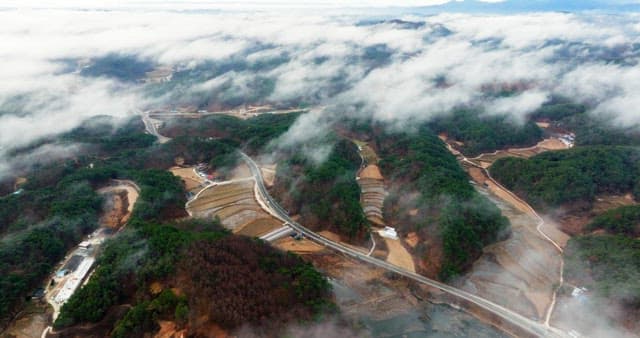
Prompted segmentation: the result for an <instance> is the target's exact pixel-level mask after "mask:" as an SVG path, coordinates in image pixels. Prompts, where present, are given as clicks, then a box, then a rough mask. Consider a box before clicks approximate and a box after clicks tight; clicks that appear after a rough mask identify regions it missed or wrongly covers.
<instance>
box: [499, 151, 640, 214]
mask: <svg viewBox="0 0 640 338" xmlns="http://www.w3.org/2000/svg"><path fill="white" fill-rule="evenodd" d="M639 160H640V153H639V152H638V149H636V148H632V147H619V146H611V147H607V146H597V147H577V148H573V149H569V150H563V151H553V152H545V153H542V154H540V155H537V156H534V157H532V158H530V159H521V158H501V159H499V160H497V161H496V162H495V163H494V164H493V165H492V166H491V167H490V172H491V175H492V176H493V177H494V178H495V179H497V180H498V181H500V183H502V184H503V185H504V186H506V187H507V188H509V189H510V190H512V191H514V192H515V193H516V194H518V195H519V196H521V197H523V198H524V199H525V200H527V201H528V202H530V203H531V204H532V205H533V206H534V208H541V209H546V208H553V207H558V206H561V205H564V204H568V203H572V204H581V205H584V206H586V207H588V206H590V205H591V203H592V202H593V201H594V199H595V197H596V195H597V194H624V193H629V192H633V194H634V195H635V196H636V198H638V196H640V178H639V177H640V176H639V174H640V163H639Z"/></svg>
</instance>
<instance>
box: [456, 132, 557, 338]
mask: <svg viewBox="0 0 640 338" xmlns="http://www.w3.org/2000/svg"><path fill="white" fill-rule="evenodd" d="M443 141H444V142H445V144H446V146H447V148H448V149H449V151H450V152H451V153H452V154H454V155H456V156H457V157H458V158H459V160H460V161H461V162H463V163H466V164H468V165H470V166H473V167H475V168H478V169H480V170H482V172H483V173H484V174H485V175H486V177H487V178H488V180H489V181H490V182H491V183H493V184H494V185H495V186H496V187H497V188H498V189H500V190H501V191H502V192H504V193H506V194H507V195H508V196H509V197H510V199H504V198H503V197H502V196H500V194H496V196H497V197H499V198H501V199H502V200H504V201H505V202H507V203H509V204H512V205H514V206H515V207H516V208H518V209H520V210H523V211H525V212H526V213H527V214H528V215H530V216H531V217H533V218H534V219H535V220H536V222H537V224H536V231H537V232H538V234H539V235H540V236H541V237H542V238H544V239H545V240H546V241H548V242H549V243H551V245H553V247H554V248H555V249H556V250H557V251H558V253H559V257H560V272H559V276H558V284H557V287H556V288H555V289H554V291H553V293H552V297H551V302H550V304H549V306H548V307H547V310H546V312H545V316H544V325H545V326H546V327H550V320H551V316H552V314H553V311H554V309H555V305H556V299H557V294H558V290H560V288H561V287H562V285H563V283H564V259H563V253H564V249H563V247H562V245H561V244H560V243H558V242H557V241H556V240H554V239H553V238H551V236H549V234H547V233H545V231H544V230H543V227H545V226H549V225H547V224H546V222H545V220H544V219H543V218H542V217H541V216H540V215H539V214H538V212H536V210H535V209H533V207H531V205H529V204H528V203H527V202H526V201H524V200H523V199H521V198H520V197H518V196H517V195H516V194H515V193H513V192H512V191H510V190H509V189H507V188H506V187H504V186H503V185H502V184H500V182H498V181H497V180H495V179H494V178H493V177H492V176H491V173H490V172H489V170H488V169H487V167H485V166H482V165H480V164H478V163H476V162H474V161H473V160H478V159H482V158H486V157H488V156H495V155H497V154H498V153H500V152H501V151H495V152H493V153H490V154H480V155H479V156H476V157H475V158H473V159H469V158H467V157H466V156H464V154H462V153H461V152H459V151H457V150H455V149H454V148H453V147H452V146H451V144H450V143H449V142H446V141H445V140H443ZM543 142H544V141H543ZM539 144H540V143H539ZM537 147H538V145H536V146H533V147H528V148H522V149H511V150H510V151H516V152H517V151H519V150H524V151H532V150H536V149H537ZM542 151H546V150H544V149H543V150H541V151H540V152H542ZM506 154H509V152H506ZM514 203H516V204H514Z"/></svg>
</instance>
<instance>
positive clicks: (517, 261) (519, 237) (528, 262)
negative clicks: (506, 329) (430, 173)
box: [461, 195, 561, 319]
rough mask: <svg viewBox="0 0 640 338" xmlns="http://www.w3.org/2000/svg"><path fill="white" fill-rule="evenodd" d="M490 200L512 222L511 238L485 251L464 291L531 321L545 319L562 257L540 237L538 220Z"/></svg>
mask: <svg viewBox="0 0 640 338" xmlns="http://www.w3.org/2000/svg"><path fill="white" fill-rule="evenodd" d="M489 197H490V198H491V199H492V200H493V201H494V202H495V203H496V205H498V207H499V208H500V209H501V210H502V213H503V215H505V216H506V217H508V218H509V220H510V221H511V230H512V235H511V236H510V237H509V239H507V240H505V241H502V242H498V243H495V244H493V245H490V246H488V247H486V248H485V249H484V250H483V251H484V253H483V255H482V256H481V257H480V258H479V259H478V260H477V261H476V262H475V263H474V264H473V268H472V269H471V270H470V272H469V273H468V274H466V275H465V276H464V277H463V279H462V280H461V287H462V288H463V289H464V290H467V291H469V292H472V293H474V294H477V295H479V296H481V297H483V298H487V299H489V300H492V301H494V302H496V303H498V304H501V305H503V306H505V307H507V308H510V309H512V310H514V311H516V312H518V313H520V314H522V315H525V316H527V317H529V318H536V319H540V318H544V315H545V313H546V309H547V307H548V306H549V305H550V303H551V299H552V296H553V292H554V287H555V285H556V283H557V282H558V275H559V273H560V264H561V257H560V254H559V253H558V251H557V250H556V249H555V247H553V245H552V244H551V243H549V242H548V241H547V240H546V239H544V238H543V237H542V236H541V235H540V234H539V233H538V231H537V230H536V226H537V223H538V221H537V220H536V219H534V218H532V217H531V216H530V215H529V214H527V213H525V212H522V211H521V210H519V209H518V208H516V207H515V206H514V205H511V204H510V203H508V202H504V201H501V200H500V198H501V197H497V196H495V195H490V196H489Z"/></svg>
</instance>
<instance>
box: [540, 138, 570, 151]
mask: <svg viewBox="0 0 640 338" xmlns="http://www.w3.org/2000/svg"><path fill="white" fill-rule="evenodd" d="M538 147H540V148H543V149H546V150H562V149H568V148H569V147H567V145H566V144H564V143H563V142H562V141H560V140H559V139H557V138H555V137H552V138H548V139H546V140H543V141H542V142H540V143H538Z"/></svg>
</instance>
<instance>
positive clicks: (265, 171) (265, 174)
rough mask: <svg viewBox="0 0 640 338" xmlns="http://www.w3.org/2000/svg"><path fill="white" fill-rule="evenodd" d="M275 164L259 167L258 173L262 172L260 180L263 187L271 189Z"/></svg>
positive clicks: (274, 175) (274, 177)
mask: <svg viewBox="0 0 640 338" xmlns="http://www.w3.org/2000/svg"><path fill="white" fill-rule="evenodd" d="M277 167H278V166H277V165H276V164H271V165H261V166H260V171H262V178H263V179H264V185H266V186H267V187H272V186H273V184H274V182H275V180H276V169H277Z"/></svg>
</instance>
